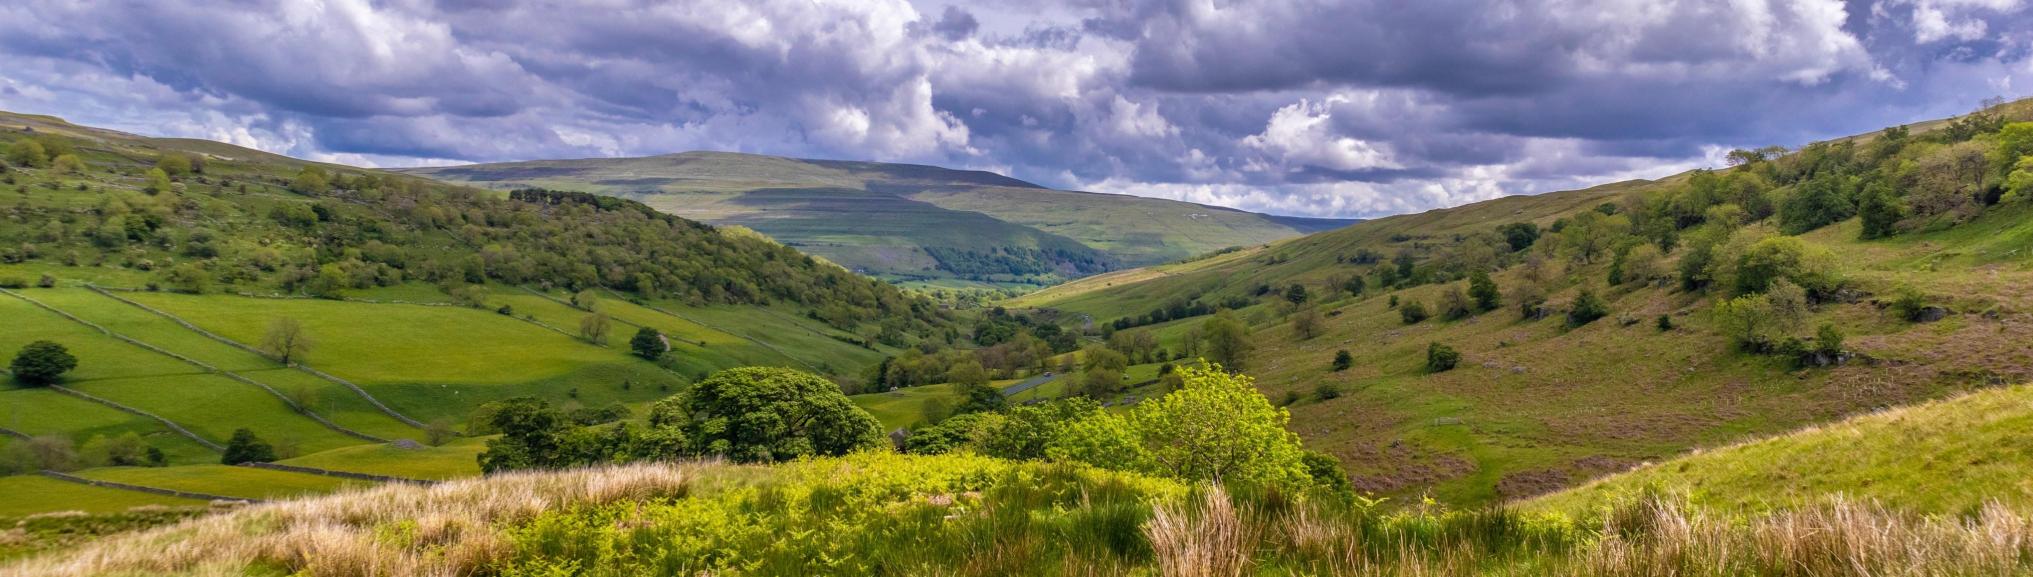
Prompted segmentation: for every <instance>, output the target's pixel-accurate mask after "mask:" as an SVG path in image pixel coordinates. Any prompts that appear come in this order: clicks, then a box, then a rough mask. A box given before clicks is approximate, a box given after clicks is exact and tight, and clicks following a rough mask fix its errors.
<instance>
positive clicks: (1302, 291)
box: [1285, 283, 1307, 305]
mask: <svg viewBox="0 0 2033 577" xmlns="http://www.w3.org/2000/svg"><path fill="white" fill-rule="evenodd" d="M1306 298H1307V294H1306V285H1302V284H1299V283H1292V286H1289V287H1285V301H1286V302H1289V303H1292V304H1295V305H1297V304H1305V303H1306Z"/></svg>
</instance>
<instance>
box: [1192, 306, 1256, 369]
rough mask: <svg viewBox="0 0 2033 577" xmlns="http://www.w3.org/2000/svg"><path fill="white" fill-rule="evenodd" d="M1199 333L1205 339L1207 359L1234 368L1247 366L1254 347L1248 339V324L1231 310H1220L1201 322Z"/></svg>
mask: <svg viewBox="0 0 2033 577" xmlns="http://www.w3.org/2000/svg"><path fill="white" fill-rule="evenodd" d="M1200 335H1201V338H1204V339H1206V340H1207V346H1206V348H1205V350H1206V351H1207V360H1209V361H1212V362H1214V363H1215V364H1218V365H1221V366H1225V367H1230V368H1231V369H1234V370H1242V368H1243V367H1246V366H1248V364H1249V358H1250V353H1251V352H1252V351H1254V350H1255V349H1256V345H1254V344H1252V343H1251V342H1250V340H1249V325H1247V324H1244V323H1243V322H1242V319H1239V318H1236V316H1235V313H1234V312H1233V311H1226V310H1224V311H1221V312H1219V313H1216V314H1215V315H1214V318H1210V319H1207V321H1206V322H1203V323H1201V324H1200Z"/></svg>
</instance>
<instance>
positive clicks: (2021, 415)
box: [1524, 386, 2033, 515]
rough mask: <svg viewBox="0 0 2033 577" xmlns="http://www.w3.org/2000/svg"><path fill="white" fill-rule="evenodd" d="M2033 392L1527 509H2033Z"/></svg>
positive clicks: (1771, 443) (1963, 400)
mask: <svg viewBox="0 0 2033 577" xmlns="http://www.w3.org/2000/svg"><path fill="white" fill-rule="evenodd" d="M2028 446H2033V387H2027V386H2014V387H2010V388H2004V389H1994V390H1987V391H1980V392H1976V393H1971V394H1968V395H1963V396H1960V397H1955V398H1952V399H1947V400H1943V401H1936V402H1930V403H1924V404H1920V405H1915V406H1911V407H1900V408H1895V409H1890V410H1886V411H1881V412H1877V413H1871V414H1868V415H1862V416H1857V417H1853V418H1850V419H1845V420H1843V421H1840V422H1835V423H1829V424H1826V425H1819V426H1814V427H1809V428H1807V429H1804V430H1801V431H1798V432H1794V433H1789V434H1786V435H1781V436H1778V437H1774V438H1770V439H1764V440H1759V441H1753V442H1749V443H1744V444H1740V445H1731V446H1727V447H1721V448H1717V449H1714V450H1707V451H1699V452H1696V453H1694V454H1690V455H1687V456H1683V457H1678V458H1675V459H1673V460H1670V461H1664V462H1660V463H1656V464H1648V465H1645V466H1643V467H1640V468H1638V469H1635V470H1632V471H1629V472H1625V473H1621V474H1617V475H1613V476H1610V477H1606V478H1603V479H1599V480H1596V481H1593V482H1590V483H1588V484H1585V485H1582V486H1580V487H1576V488H1573V489H1569V490H1566V491H1561V492H1559V493H1554V494H1552V495H1547V496H1545V497H1541V498H1538V499H1534V500H1532V501H1528V502H1526V503H1525V505H1524V506H1525V507H1527V508H1533V509H1546V510H1568V511H1572V510H1576V509H1580V508H1584V507H1587V506H1589V504H1592V503H1601V502H1604V501H1605V500H1609V499H1613V498H1615V497H1616V496H1620V495H1621V496H1628V495H1636V494H1639V493H1642V492H1645V491H1657V492H1666V493H1677V494H1684V495H1687V497H1688V500H1689V501H1690V503H1692V504H1693V505H1696V506H1699V507H1703V508H1707V509H1715V510H1736V511H1749V512H1762V511H1769V510H1774V509H1786V508H1797V507H1802V506H1806V505H1810V504H1813V503H1817V502H1821V501H1824V500H1827V499H1829V498H1831V497H1834V496H1837V495H1841V496H1844V497H1847V498H1851V499H1859V500H1874V501H1879V502H1885V503H1897V504H1898V505H1899V506H1900V507H1901V508H1902V509H1905V510H1908V511H1913V512H1920V513H1931V514H1941V515H1960V514H1969V513H1973V512H1976V511H1979V510H1981V509H1982V508H1983V507H1984V506H1985V505H1986V504H1988V503H1991V502H1997V503H1999V504H2001V505H2004V506H2007V507H2011V508H2014V509H2017V510H2026V508H2027V507H2029V506H2033V485H2028V484H2027V482H2026V475H2025V472H2026V471H2028V470H2033V453H2029V452H2027V451H2026V450H2025V448H2026V447H2028Z"/></svg>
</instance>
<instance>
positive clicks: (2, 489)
mask: <svg viewBox="0 0 2033 577" xmlns="http://www.w3.org/2000/svg"><path fill="white" fill-rule="evenodd" d="M148 505H158V506H168V507H195V506H203V505H205V501H199V500H197V499H184V498H180V497H170V496H166V495H155V494H150V493H142V492H139V491H127V490H122V489H107V488H104V487H94V486H91V485H85V484H80V483H73V482H70V481H60V480H57V479H51V478H49V477H44V476H40V475H13V476H7V477H0V518H6V517H20V516H24V515H34V514H37V513H49V512H54V511H83V512H86V513H118V512H121V511H126V510H128V509H132V508H134V507H142V506H148Z"/></svg>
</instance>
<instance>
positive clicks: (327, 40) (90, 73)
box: [0, 0, 2033, 216]
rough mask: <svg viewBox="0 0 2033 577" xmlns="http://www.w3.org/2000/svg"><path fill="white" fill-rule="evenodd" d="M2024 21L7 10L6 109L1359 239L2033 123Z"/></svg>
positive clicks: (1436, 9) (1465, 0) (1531, 3)
mask: <svg viewBox="0 0 2033 577" xmlns="http://www.w3.org/2000/svg"><path fill="white" fill-rule="evenodd" d="M2027 4H2033V0H1851V1H1848V2H1843V1H1839V0H1726V1H1725V0H1707V1H1693V0H1614V1H1589V0H1510V1H1477V0H1419V1H1413V2H1406V1H1398V0H1255V1H1247V2H1234V1H1227V0H1176V1H1146V0H1023V1H1018V0H982V1H979V2H958V1H953V0H908V1H907V0H748V1H730V0H719V1H711V0H700V1H684V0H680V1H668V2H652V1H638V0H590V1H580V2H562V1H560V2H517V1H513V0H442V1H437V2H432V1H429V0H381V1H369V0H322V1H320V0H302V1H296V0H214V1H212V2H190V1H182V0H125V1H121V0H68V1H65V0H9V1H7V2H5V3H0V109H6V110H11V111H17V112H34V113H44V114H55V115H60V116H64V117H66V118H69V119H71V120H73V121H77V122H81V123H86V124H92V125H98V126H105V127H110V128H116V129H121V130H127V131H131V132H137V133H143V134H151V135H170V136H188V137H200V138H210V139H216V140H222V141H228V142H233V143H236V144H241V145H245V146H251V147H255V148H261V149H265V150H270V151H275V152H280V153H285V154H290V155H294V156H299V157H306V158H315V159H321V160H332V161H338V162H346V163H352V164H360V165H370V166H409V165H421V164H452V163H463V162H489V161H504V160H523V159H536V158H560V157H593V156H636V155H650V154H662V153H669V152H679V151H686V150H734V151H744V152H758V153H768V154H780V155H790V156H803V157H817V158H838V159H867V160H883V161H907V162H925V163H933V164H941V165H946V166H955V167H969V168H982V169H991V170H996V171H1000V172H1004V173H1008V174H1011V175H1013V176H1017V177H1019V178H1024V179H1028V180H1032V181H1035V182H1039V183H1041V184H1046V185H1050V186H1055V187H1061V188H1072V189H1081V190H1094V191H1103V192H1121V193H1130V194H1139V195H1146V196H1160V197H1168V198H1177V199H1185V200H1192V201H1197V202H1204V203H1210V204H1220V205H1227V206H1234V207H1238V208H1243V209H1248V210H1257V211H1264V212H1273V213H1279V214H1293V215H1312V216H1376V215H1382V214H1389V213H1398V212H1407V211H1419V210H1424V209H1428V208H1434V207H1440V206H1448V205H1455V204H1461V203H1466V202H1473V201H1477V200H1483V199H1487V198H1492V197H1495V196H1499V195H1504V194H1520V193H1533V192H1544V191H1549V190H1560V189H1567V188H1575V187H1580V186H1586V185H1591V184H1597V183H1601V182H1606V181H1612V180H1621V179H1627V178H1635V177H1655V176H1663V175H1666V174H1671V173H1674V172H1679V171H1681V170H1685V169H1688V168H1693V167H1698V166H1708V165H1715V164H1718V161H1717V159H1718V158H1719V157H1720V151H1724V150H1727V149H1729V148H1731V147H1737V146H1758V145H1766V144H1783V145H1789V146H1791V145H1799V144H1803V143H1806V142H1811V141H1813V140H1817V139H1822V138H1827V137H1831V136H1838V135H1843V134H1849V133H1853V132H1861V131H1866V130H1871V129H1875V128H1878V127H1881V126H1885V125H1890V124H1898V123H1902V122H1908V121H1913V120H1920V119H1925V118H1932V117H1939V116H1947V115H1952V114H1957V113H1961V112H1966V111H1968V110H1969V109H1971V108H1972V107H1974V106H1975V105H1976V104H1977V103H1978V102H1980V101H1981V100H1983V99H1985V98H1987V97H1992V96H2006V97H2020V96H2027V95H2033V59H2029V58H2028V56H2029V55H2033V8H2029V7H2028V6H2027Z"/></svg>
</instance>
